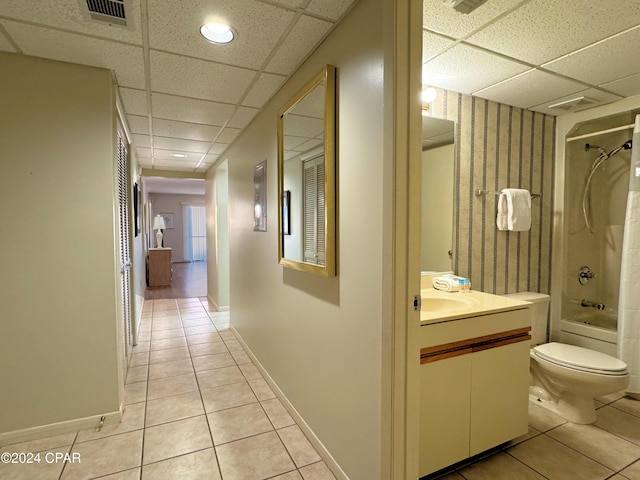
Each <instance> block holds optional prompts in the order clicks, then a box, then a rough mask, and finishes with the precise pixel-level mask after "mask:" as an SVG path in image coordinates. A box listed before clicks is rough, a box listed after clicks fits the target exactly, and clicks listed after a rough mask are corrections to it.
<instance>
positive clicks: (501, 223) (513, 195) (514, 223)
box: [496, 188, 531, 232]
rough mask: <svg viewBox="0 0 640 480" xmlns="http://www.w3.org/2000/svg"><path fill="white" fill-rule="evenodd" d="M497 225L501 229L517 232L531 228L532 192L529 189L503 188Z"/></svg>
mask: <svg viewBox="0 0 640 480" xmlns="http://www.w3.org/2000/svg"><path fill="white" fill-rule="evenodd" d="M505 224H506V225H505ZM496 225H497V226H498V229H499V230H511V231H516V232H522V231H525V230H529V229H530V228H531V193H529V190H523V189H519V188H505V189H503V190H502V192H501V193H500V197H499V198H498V215H497V216H496ZM505 227H506V228H505Z"/></svg>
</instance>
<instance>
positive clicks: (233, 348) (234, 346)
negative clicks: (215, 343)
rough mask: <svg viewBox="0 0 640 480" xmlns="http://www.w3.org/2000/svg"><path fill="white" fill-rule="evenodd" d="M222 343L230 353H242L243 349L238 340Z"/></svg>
mask: <svg viewBox="0 0 640 480" xmlns="http://www.w3.org/2000/svg"><path fill="white" fill-rule="evenodd" d="M224 343H226V344H227V348H228V349H229V351H230V352H243V351H244V349H243V348H242V345H240V342H239V341H238V340H225V341H224Z"/></svg>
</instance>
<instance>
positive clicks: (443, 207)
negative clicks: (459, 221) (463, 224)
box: [420, 117, 455, 272]
mask: <svg viewBox="0 0 640 480" xmlns="http://www.w3.org/2000/svg"><path fill="white" fill-rule="evenodd" d="M454 131H455V123H454V122H452V121H450V120H441V119H439V118H433V117H422V246H421V252H420V253H421V261H420V269H421V270H422V271H434V272H446V271H451V270H453V215H454V212H453V204H454V195H455V192H454V181H455V142H454V138H455V135H454Z"/></svg>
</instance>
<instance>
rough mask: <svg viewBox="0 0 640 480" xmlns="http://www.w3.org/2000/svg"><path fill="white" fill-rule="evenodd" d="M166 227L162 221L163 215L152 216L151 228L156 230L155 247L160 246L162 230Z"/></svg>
mask: <svg viewBox="0 0 640 480" xmlns="http://www.w3.org/2000/svg"><path fill="white" fill-rule="evenodd" d="M165 228H167V226H166V225H165V223H164V217H163V216H162V215H156V216H155V217H153V229H154V230H158V232H157V233H156V243H157V245H156V247H157V248H162V230H163V229H165Z"/></svg>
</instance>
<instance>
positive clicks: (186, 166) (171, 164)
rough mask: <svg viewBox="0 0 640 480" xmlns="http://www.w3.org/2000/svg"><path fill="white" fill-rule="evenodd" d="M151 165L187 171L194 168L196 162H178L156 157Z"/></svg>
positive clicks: (196, 164) (164, 168)
mask: <svg viewBox="0 0 640 480" xmlns="http://www.w3.org/2000/svg"><path fill="white" fill-rule="evenodd" d="M153 165H154V166H155V167H156V168H162V169H163V170H179V171H189V170H193V169H195V168H196V167H197V166H198V162H180V161H175V160H162V159H160V160H158V159H156V160H155V161H154V162H153Z"/></svg>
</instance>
